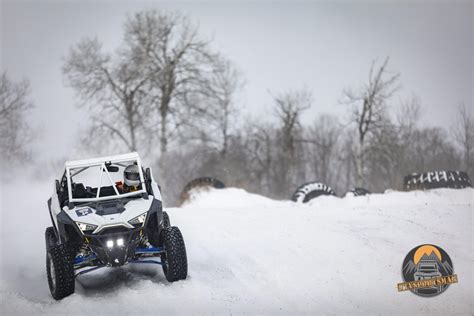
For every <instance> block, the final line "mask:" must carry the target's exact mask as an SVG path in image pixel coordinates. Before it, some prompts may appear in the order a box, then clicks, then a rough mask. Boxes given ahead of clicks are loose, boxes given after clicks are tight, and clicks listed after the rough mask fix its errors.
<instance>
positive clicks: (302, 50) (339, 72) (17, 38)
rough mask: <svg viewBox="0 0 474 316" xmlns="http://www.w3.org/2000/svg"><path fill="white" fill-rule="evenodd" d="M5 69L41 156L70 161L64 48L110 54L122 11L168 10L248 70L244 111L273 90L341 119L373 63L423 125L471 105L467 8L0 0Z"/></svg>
mask: <svg viewBox="0 0 474 316" xmlns="http://www.w3.org/2000/svg"><path fill="white" fill-rule="evenodd" d="M1 1H2V2H1V41H0V48H1V50H0V51H1V55H0V61H1V63H0V64H1V68H2V70H7V72H8V74H9V75H10V76H11V77H12V78H13V79H15V80H19V79H21V78H22V77H26V78H28V79H29V80H30V81H31V87H32V92H33V93H32V98H33V100H34V102H35V104H36V109H35V111H34V115H33V118H34V120H35V123H36V124H37V126H40V127H41V128H42V131H43V133H42V137H41V138H39V140H38V143H37V145H38V146H40V151H41V155H42V157H43V158H49V157H58V156H61V155H64V154H66V153H67V152H68V151H69V148H70V146H72V145H73V144H74V137H75V136H77V133H78V132H79V131H80V128H81V127H84V126H85V124H86V122H85V118H86V117H87V116H86V114H85V113H84V111H82V110H78V109H77V108H76V107H75V106H74V105H75V104H76V101H77V100H75V99H74V94H73V91H72V90H71V89H69V88H67V87H66V86H65V84H64V80H63V77H62V74H61V65H62V60H61V58H62V57H63V56H65V55H66V54H67V52H68V49H69V47H70V46H71V45H73V44H75V43H77V42H78V41H79V40H80V39H81V38H83V37H86V36H90V37H93V36H97V37H98V38H99V39H100V40H101V41H102V42H103V43H104V45H105V48H106V49H108V50H113V49H115V48H116V47H117V46H118V45H119V43H120V41H121V38H122V24H123V22H124V20H125V17H126V14H127V13H132V12H135V11H138V10H141V9H148V8H155V9H175V10H179V11H182V12H183V13H186V14H188V15H189V16H190V17H191V18H192V19H193V20H195V21H197V22H199V25H200V30H201V34H202V35H203V36H206V37H208V38H212V39H213V47H214V48H215V49H217V50H219V51H221V52H222V53H224V54H225V55H227V57H229V58H231V59H232V60H233V61H234V62H235V63H236V64H237V65H238V66H239V67H240V69H241V70H242V72H243V73H244V75H245V77H246V80H247V85H246V88H245V90H244V92H243V95H242V104H243V105H245V107H246V112H247V113H250V114H252V115H256V116H257V115H259V116H268V115H267V114H266V113H269V111H268V110H269V109H270V107H271V96H270V94H269V92H272V93H274V94H275V93H279V92H283V91H285V90H288V89H296V88H301V87H306V88H308V89H310V90H311V91H312V92H313V94H314V99H315V102H314V105H313V107H312V108H311V109H310V110H309V111H308V112H306V116H305V118H304V121H305V123H311V122H312V121H313V120H314V118H315V116H316V115H317V114H318V113H334V114H337V115H341V117H345V113H346V110H347V108H346V106H344V105H340V104H339V102H338V101H339V100H340V99H341V93H342V90H343V89H344V88H346V87H349V86H357V85H359V84H361V83H363V82H364V80H366V78H367V75H368V70H369V67H370V64H371V62H372V60H373V59H376V58H378V59H379V60H380V61H382V60H383V59H384V57H385V56H387V55H389V56H390V58H391V61H390V69H391V70H394V71H399V72H401V84H402V90H401V91H400V92H399V93H398V95H397V97H395V98H394V100H393V103H394V104H398V103H399V101H400V99H403V98H405V97H408V96H411V95H412V94H414V95H416V96H418V97H419V98H420V100H421V103H422V105H423V110H424V111H423V120H424V123H425V124H427V125H440V126H444V127H449V126H452V124H453V122H454V116H455V107H456V105H457V104H459V103H465V104H467V105H471V106H472V104H473V90H474V88H473V67H474V62H473V53H474V52H473V41H474V40H473V36H474V35H473V2H472V1H464V2H462V1H449V2H448V1H446V2H434V1H418V2H414V1H411V2H408V1H392V2H388V1H384V2H380V1H379V2H375V1H373V2H362V1H352V2H332V3H329V2H313V3H310V2H305V3H303V2H301V3H289V2H288V3H271V2H259V3H255V2H233V3H231V2H225V3H212V2H202V3H199V2H191V3H189V2H188V3H184V2H171V3H165V2H139V1H133V2H132V1H128V2H116V1H82V2H80V1H77V2H74V1H69V2H59V1H49V2H46V1H34V2H24V1H16V2H12V1H4V0H1Z"/></svg>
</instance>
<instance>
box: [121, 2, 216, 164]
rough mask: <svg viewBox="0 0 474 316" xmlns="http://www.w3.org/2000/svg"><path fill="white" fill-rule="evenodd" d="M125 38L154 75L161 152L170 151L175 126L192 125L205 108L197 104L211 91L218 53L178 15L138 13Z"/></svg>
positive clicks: (152, 91)
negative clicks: (210, 86) (212, 75)
mask: <svg viewBox="0 0 474 316" xmlns="http://www.w3.org/2000/svg"><path fill="white" fill-rule="evenodd" d="M125 40H126V43H127V46H128V48H129V50H130V52H131V54H132V56H133V59H134V60H136V61H139V62H140V63H141V64H143V65H145V66H146V68H147V70H148V72H149V73H150V74H151V81H150V82H149V85H148V88H149V92H150V94H151V96H152V98H151V100H150V102H151V103H152V104H153V105H154V107H155V110H156V112H157V120H156V122H157V123H156V124H157V125H159V135H160V136H159V137H160V152H161V154H162V155H164V154H165V153H166V152H167V150H168V145H169V142H170V138H171V137H173V136H174V135H176V130H177V129H179V128H180V127H181V126H182V125H185V124H188V123H190V121H192V116H193V115H198V114H199V113H200V112H201V111H200V110H201V109H198V110H197V111H194V110H195V109H196V108H198V107H199V106H200V104H195V103H194V102H195V101H196V100H199V99H198V98H194V97H193V96H194V95H196V94H198V95H205V94H206V92H208V91H209V89H208V86H209V80H208V77H209V74H210V73H211V72H212V60H213V57H214V55H213V54H212V53H211V52H210V49H209V44H208V42H207V41H205V40H203V39H201V38H200V37H199V36H198V28H197V27H196V26H195V25H193V24H192V23H191V22H190V20H189V19H188V18H187V17H185V16H182V15H180V14H178V13H165V12H158V11H144V12H139V13H137V14H135V15H133V16H131V17H129V18H128V20H127V22H126V24H125Z"/></svg>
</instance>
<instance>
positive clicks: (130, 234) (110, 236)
mask: <svg viewBox="0 0 474 316" xmlns="http://www.w3.org/2000/svg"><path fill="white" fill-rule="evenodd" d="M142 234H143V231H142V227H140V228H135V229H128V228H126V227H123V226H119V227H110V228H106V229H104V230H103V231H101V232H100V233H99V234H84V238H85V241H86V243H87V245H88V246H89V247H90V248H91V250H92V251H93V252H94V253H95V254H96V255H97V258H98V259H99V260H100V261H102V263H103V264H104V265H107V266H112V267H117V266H122V265H124V264H125V263H127V261H128V260H129V259H130V258H133V257H134V256H135V250H136V248H137V247H138V245H139V244H140V240H141V235H142Z"/></svg>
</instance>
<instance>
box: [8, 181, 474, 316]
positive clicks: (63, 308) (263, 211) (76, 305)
mask: <svg viewBox="0 0 474 316" xmlns="http://www.w3.org/2000/svg"><path fill="white" fill-rule="evenodd" d="M29 187H30V191H31V192H32V193H33V196H24V195H22V193H21V192H18V191H15V190H14V189H13V188H11V187H2V188H1V190H2V191H1V192H2V200H1V213H0V214H1V217H0V220H1V228H2V229H1V236H0V237H1V241H0V246H1V252H0V255H1V267H0V269H1V270H0V272H1V274H0V284H1V285H0V297H1V307H0V312H2V314H5V315H9V314H15V313H17V314H30V313H35V314H37V313H47V314H52V313H65V312H67V313H68V314H84V313H89V312H90V313H99V314H104V313H107V314H108V313H116V314H132V313H133V314H136V313H145V314H156V313H167V312H168V313H176V314H186V315H188V314H191V313H193V314H211V313H214V314H244V313H249V314H294V313H313V314H314V313H318V314H320V313H324V314H348V313H350V314H366V313H370V314H402V313H415V314H420V313H431V314H440V315H442V314H452V313H457V314H472V312H473V309H472V308H473V307H472V305H471V302H472V301H473V292H472V281H473V272H472V267H473V255H472V253H473V246H472V231H473V221H472V212H473V206H472V205H473V196H474V190H472V189H464V190H444V189H440V190H432V191H427V192H409V193H407V192H388V193H386V194H372V195H369V196H362V197H346V198H344V199H340V198H337V197H332V196H323V197H320V198H317V199H315V200H314V201H311V202H310V203H308V204H306V205H300V204H296V203H293V202H291V201H275V200H271V199H268V198H265V197H262V196H259V195H255V194H249V193H247V192H245V191H244V190H240V189H232V188H230V189H223V190H210V191H208V192H201V193H198V194H194V195H193V196H192V197H191V202H189V203H188V204H186V205H185V206H184V207H182V208H174V209H168V212H169V214H170V217H171V223H172V224H173V225H177V226H179V227H180V229H181V231H182V232H183V235H184V238H185V241H186V246H187V250H188V260H189V277H188V279H187V280H185V281H182V282H177V283H173V284H170V283H167V282H166V281H165V279H164V276H163V274H162V271H161V268H160V267H158V266H156V267H155V266H145V265H140V266H132V265H129V266H126V267H123V268H115V269H103V270H99V271H96V272H93V273H91V274H88V275H84V276H82V277H80V279H79V280H78V281H77V282H76V293H75V294H74V295H72V296H70V297H68V298H65V299H64V300H62V301H60V302H56V301H54V300H53V299H52V298H51V296H50V295H49V290H48V287H47V281H46V276H45V275H46V274H45V263H44V261H45V254H44V240H43V233H44V229H45V228H46V227H47V226H48V225H49V217H48V213H47V209H46V199H47V196H48V195H49V193H50V192H49V191H50V190H49V189H50V187H52V184H51V185H44V184H34V190H31V184H30V185H29ZM24 188H25V190H26V188H27V187H26V186H25V187H24ZM422 243H433V244H436V245H439V246H440V247H442V248H443V249H445V250H446V251H447V252H448V253H449V255H450V256H451V259H452V261H453V264H454V270H455V273H456V274H457V275H458V277H459V283H458V284H454V285H452V286H451V287H450V288H449V289H448V290H447V291H446V292H444V293H443V294H441V295H439V296H436V297H434V298H422V297H418V296H416V295H414V294H412V293H409V292H402V293H398V292H397V287H396V284H397V283H399V282H401V264H402V261H403V259H404V256H405V255H406V254H407V253H408V251H409V250H411V249H412V248H413V247H415V246H417V245H419V244H422Z"/></svg>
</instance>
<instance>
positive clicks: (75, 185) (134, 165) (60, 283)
mask: <svg viewBox="0 0 474 316" xmlns="http://www.w3.org/2000/svg"><path fill="white" fill-rule="evenodd" d="M127 181H128V182H127ZM130 183H132V185H130ZM48 208H49V214H50V216H51V221H52V226H51V227H48V228H47V229H46V233H45V237H46V270H47V275H48V283H49V288H50V290H51V295H52V296H53V298H55V299H57V300H59V299H62V298H64V297H66V296H68V295H70V294H72V293H73V292H74V286H75V278H76V277H78V276H79V275H81V274H84V273H87V272H90V271H93V270H96V269H99V268H102V267H118V266H123V265H125V264H130V263H155V264H160V265H161V266H162V267H163V272H164V274H165V277H166V279H167V280H168V281H169V282H174V281H178V280H182V279H185V278H186V277H187V273H188V266H187V258H186V248H185V245H184V240H183V237H182V235H181V232H180V230H179V229H178V228H177V227H174V226H170V220H169V217H168V215H167V213H166V212H164V211H163V206H162V199H161V192H160V188H159V186H158V185H157V183H156V181H155V180H154V178H153V175H152V171H151V169H150V168H147V169H143V167H142V164H141V160H140V158H139V156H138V154H137V153H129V154H125V155H118V156H111V157H102V158H94V159H87V160H77V161H68V162H66V164H65V170H64V173H63V175H62V178H61V179H60V180H56V181H55V186H54V192H53V195H52V197H51V198H50V199H49V200H48ZM157 257H159V258H160V260H156V258H157Z"/></svg>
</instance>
